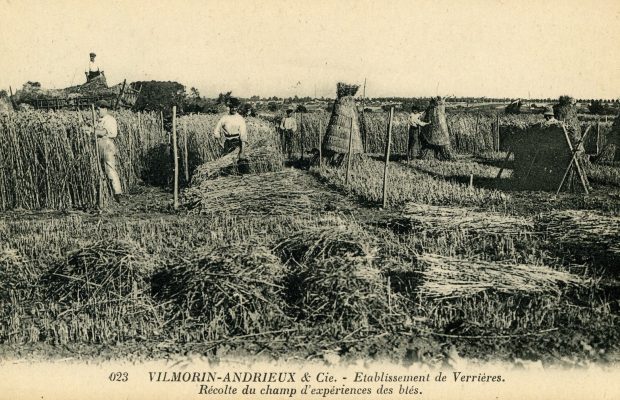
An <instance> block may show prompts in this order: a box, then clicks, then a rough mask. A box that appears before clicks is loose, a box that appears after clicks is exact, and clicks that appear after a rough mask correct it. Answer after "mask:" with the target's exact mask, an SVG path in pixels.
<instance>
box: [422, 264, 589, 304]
mask: <svg viewBox="0 0 620 400" xmlns="http://www.w3.org/2000/svg"><path fill="white" fill-rule="evenodd" d="M418 264H419V265H420V266H421V267H422V270H423V272H422V279H423V284H422V285H421V286H420V287H419V294H420V296H422V297H427V298H435V299H441V298H449V297H453V298H458V297H464V296H473V295H476V294H479V293H482V292H485V291H491V292H496V293H505V294H516V293H523V294H529V295H531V294H534V293H551V294H555V295H557V294H559V293H560V287H562V286H567V285H571V286H577V285H581V284H583V280H582V279H581V278H579V277H578V276H576V275H573V274H570V273H568V272H563V271H557V270H554V269H552V268H550V267H548V266H544V265H528V264H514V263H509V262H497V261H495V262H487V261H479V260H466V259H460V258H453V257H445V256H440V255H436V254H423V255H421V256H419V257H418Z"/></svg>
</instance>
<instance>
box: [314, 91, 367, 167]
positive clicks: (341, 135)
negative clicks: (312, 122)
mask: <svg viewBox="0 0 620 400" xmlns="http://www.w3.org/2000/svg"><path fill="white" fill-rule="evenodd" d="M358 88H359V86H357V85H347V84H345V83H338V98H337V99H336V102H335V103H334V109H333V111H332V115H331V118H330V120H329V124H328V126H327V132H326V133H325V138H324V139H323V143H322V145H321V146H322V150H323V155H324V156H325V157H328V158H333V157H335V156H337V157H341V155H342V154H348V153H349V138H351V135H352V138H351V140H352V142H351V153H352V154H359V153H363V152H364V147H363V145H362V138H361V135H360V125H359V118H358V115H357V107H356V106H355V100H354V99H353V96H354V95H355V93H356V92H357V89H358Z"/></svg>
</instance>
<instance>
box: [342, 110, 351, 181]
mask: <svg viewBox="0 0 620 400" xmlns="http://www.w3.org/2000/svg"><path fill="white" fill-rule="evenodd" d="M351 150H353V117H351V124H350V125H349V153H348V154H347V175H346V177H345V178H344V183H345V185H348V184H349V174H350V173H351Z"/></svg>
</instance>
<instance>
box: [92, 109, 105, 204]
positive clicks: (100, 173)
mask: <svg viewBox="0 0 620 400" xmlns="http://www.w3.org/2000/svg"><path fill="white" fill-rule="evenodd" d="M90 114H91V120H92V123H93V137H94V138H95V155H96V157H97V172H99V174H98V177H99V191H98V193H97V202H98V205H99V209H103V207H104V203H103V170H102V168H101V155H100V154H99V143H97V131H96V123H95V106H94V105H93V104H91V105H90Z"/></svg>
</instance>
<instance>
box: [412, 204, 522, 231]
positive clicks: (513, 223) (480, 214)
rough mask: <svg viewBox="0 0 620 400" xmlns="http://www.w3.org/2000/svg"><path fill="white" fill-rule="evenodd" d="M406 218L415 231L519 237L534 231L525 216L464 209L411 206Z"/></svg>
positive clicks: (421, 205) (423, 205) (424, 205)
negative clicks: (453, 231)
mask: <svg viewBox="0 0 620 400" xmlns="http://www.w3.org/2000/svg"><path fill="white" fill-rule="evenodd" d="M403 217H404V218H405V219H408V220H409V222H410V225H411V228H412V229H413V230H424V231H429V230H430V231H436V232H442V231H446V230H455V229H458V230H461V231H466V232H469V233H481V234H494V235H520V234H526V233H531V232H532V231H533V229H534V223H533V221H530V220H528V219H526V218H523V217H515V216H510V215H504V214H500V213H497V212H489V211H475V210H472V209H468V208H462V207H444V206H431V205H427V204H417V203H408V204H407V205H405V208H404V211H403Z"/></svg>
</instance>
